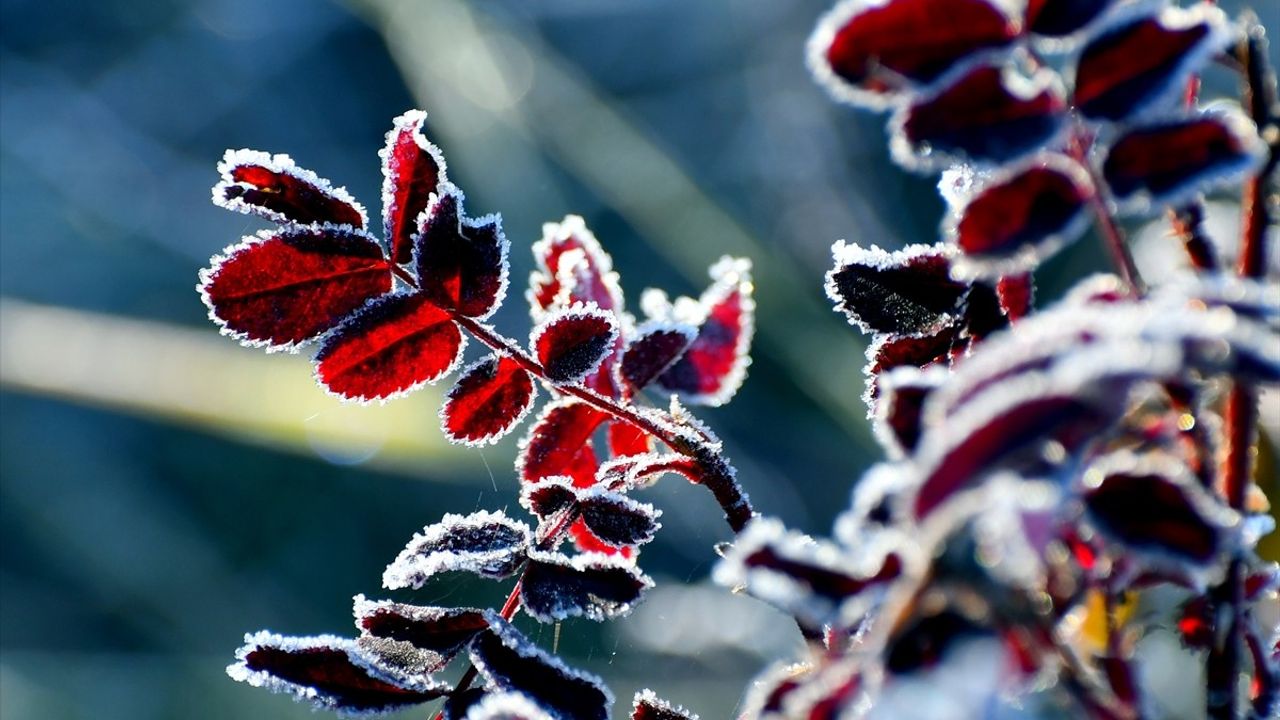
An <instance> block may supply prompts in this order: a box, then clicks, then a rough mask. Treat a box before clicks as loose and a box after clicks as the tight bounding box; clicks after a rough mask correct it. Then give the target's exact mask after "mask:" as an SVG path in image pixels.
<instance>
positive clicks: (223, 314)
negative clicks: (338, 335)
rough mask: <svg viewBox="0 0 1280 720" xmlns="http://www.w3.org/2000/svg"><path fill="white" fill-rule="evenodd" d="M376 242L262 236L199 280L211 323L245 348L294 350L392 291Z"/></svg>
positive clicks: (293, 233) (291, 232)
mask: <svg viewBox="0 0 1280 720" xmlns="http://www.w3.org/2000/svg"><path fill="white" fill-rule="evenodd" d="M390 270H391V268H390V265H389V264H388V263H387V261H386V259H385V258H383V257H382V249H381V248H379V247H378V243H377V242H376V241H375V240H374V239H373V238H371V237H369V236H368V235H366V234H365V233H364V232H361V231H358V230H353V229H351V228H342V227H334V226H327V227H319V228H318V227H291V228H286V229H283V230H278V231H275V232H270V233H269V232H265V231H264V232H262V233H260V234H259V235H258V236H256V237H248V238H245V239H244V240H243V241H241V242H240V243H239V244H238V245H233V246H231V247H228V248H227V249H226V250H224V251H223V254H222V255H219V256H216V257H214V258H213V265H212V266H211V267H209V268H208V269H206V270H203V271H201V273H200V287H199V289H200V294H201V296H202V298H203V299H204V303H205V305H207V306H208V307H209V316H210V317H211V318H213V320H214V322H216V323H218V325H220V326H221V327H222V329H223V332H225V333H226V334H228V335H231V336H232V337H235V338H236V339H238V340H240V341H241V342H242V343H244V344H246V345H255V346H266V347H267V348H269V349H275V350H279V349H292V348H293V346H295V345H300V344H302V343H304V342H306V341H308V340H310V339H312V338H314V337H315V336H317V335H320V334H321V333H323V332H325V331H327V330H329V329H330V328H332V327H333V326H335V325H337V324H338V323H339V322H340V321H341V320H342V319H343V318H344V317H346V316H347V315H348V314H349V313H351V311H353V310H355V309H357V308H359V307H360V306H361V305H363V304H364V303H365V301H367V300H368V299H369V298H372V297H375V296H377V295H381V294H383V293H385V292H387V291H389V290H390V289H391V272H390Z"/></svg>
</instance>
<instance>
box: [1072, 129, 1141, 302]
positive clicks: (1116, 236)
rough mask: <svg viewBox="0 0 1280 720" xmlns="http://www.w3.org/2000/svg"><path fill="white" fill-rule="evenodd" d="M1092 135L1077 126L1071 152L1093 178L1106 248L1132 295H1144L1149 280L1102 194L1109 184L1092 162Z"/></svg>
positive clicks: (1095, 207) (1096, 211)
mask: <svg viewBox="0 0 1280 720" xmlns="http://www.w3.org/2000/svg"><path fill="white" fill-rule="evenodd" d="M1092 143H1093V139H1092V137H1090V136H1089V135H1088V133H1087V132H1086V131H1085V130H1084V129H1083V127H1078V128H1077V130H1076V132H1075V136H1074V137H1073V138H1072V139H1071V142H1070V143H1069V147H1070V151H1071V155H1072V156H1073V157H1074V158H1075V159H1076V160H1077V161H1078V162H1079V163H1080V164H1081V165H1082V166H1084V168H1085V170H1086V171H1088V173H1089V180H1090V181H1092V182H1093V186H1094V188H1096V191H1095V192H1094V194H1093V197H1092V198H1091V199H1090V200H1089V206H1090V207H1091V208H1093V214H1094V217H1095V218H1097V221H1098V230H1099V232H1101V233H1102V241H1103V244H1104V245H1105V246H1106V248H1107V252H1108V253H1110V255H1111V261H1112V263H1113V264H1114V265H1115V267H1116V271H1117V272H1119V273H1120V279H1121V280H1123V281H1124V284H1125V285H1127V286H1128V288H1129V292H1130V293H1131V294H1133V295H1139V296H1140V295H1143V294H1145V293H1146V291H1147V288H1146V283H1144V282H1143V281H1142V276H1141V275H1140V274H1139V273H1138V266H1137V265H1135V264H1134V262H1133V255H1132V254H1130V252H1129V246H1128V245H1127V244H1126V243H1125V238H1124V232H1123V231H1121V230H1120V226H1119V225H1118V224H1117V223H1116V219H1115V217H1114V216H1112V214H1111V210H1110V209H1109V208H1108V207H1107V202H1106V200H1105V198H1104V196H1103V188H1105V187H1106V184H1105V183H1104V182H1103V181H1102V177H1101V175H1100V174H1099V173H1098V169H1097V168H1095V167H1094V166H1093V162H1092V161H1091V160H1090V159H1089V146H1090V145H1092Z"/></svg>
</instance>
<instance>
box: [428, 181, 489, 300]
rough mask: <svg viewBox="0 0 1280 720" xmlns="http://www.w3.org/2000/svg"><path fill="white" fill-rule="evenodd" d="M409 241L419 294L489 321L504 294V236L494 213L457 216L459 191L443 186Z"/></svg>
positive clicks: (459, 214)
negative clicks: (412, 246)
mask: <svg viewBox="0 0 1280 720" xmlns="http://www.w3.org/2000/svg"><path fill="white" fill-rule="evenodd" d="M414 242H415V244H416V247H417V251H418V256H417V264H418V281H419V282H420V283H422V292H424V293H426V295H427V297H429V298H431V301H432V302H434V303H435V304H437V305H439V306H440V307H444V308H448V309H450V310H456V311H458V312H459V313H461V314H463V315H467V316H469V317H475V318H484V317H488V316H489V315H490V314H491V313H493V311H494V310H496V309H497V308H498V305H499V304H501V303H502V297H503V295H504V294H505V293H506V291H507V238H506V237H505V236H504V235H503V234H502V227H501V221H500V219H499V218H498V216H496V215H489V216H485V217H482V218H480V219H478V220H472V219H469V218H466V217H465V216H463V214H462V191H461V190H459V189H458V188H456V187H454V186H453V185H450V184H448V183H442V184H441V185H440V195H439V196H437V197H436V199H435V200H434V201H433V202H432V203H431V205H430V207H428V208H427V210H426V213H425V214H424V215H423V216H422V218H421V225H420V227H419V233H418V235H417V236H416V237H415V239H414Z"/></svg>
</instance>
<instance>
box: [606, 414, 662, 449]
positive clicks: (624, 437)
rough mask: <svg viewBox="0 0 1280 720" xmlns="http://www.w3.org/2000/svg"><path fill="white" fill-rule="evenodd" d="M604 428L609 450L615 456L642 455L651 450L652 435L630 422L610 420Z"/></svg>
mask: <svg viewBox="0 0 1280 720" xmlns="http://www.w3.org/2000/svg"><path fill="white" fill-rule="evenodd" d="M606 430H607V434H608V440H609V452H610V453H612V454H613V455H614V456H615V457H620V456H623V455H643V454H645V453H647V452H651V451H652V450H653V437H652V436H651V435H649V433H647V432H645V431H644V430H641V429H640V428H638V427H636V426H634V425H632V424H630V423H625V422H619V421H614V422H610V423H609V425H608V426H607V428H606Z"/></svg>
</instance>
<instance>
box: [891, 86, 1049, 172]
mask: <svg viewBox="0 0 1280 720" xmlns="http://www.w3.org/2000/svg"><path fill="white" fill-rule="evenodd" d="M1066 109H1067V104H1066V100H1065V99H1064V97H1063V91H1062V88H1061V85H1060V83H1059V82H1058V79H1057V76H1056V75H1055V74H1054V73H1053V72H1051V71H1048V70H1040V71H1037V72H1036V73H1034V74H1033V75H1031V76H1030V77H1027V76H1025V75H1022V74H1021V73H1019V72H1018V71H1017V70H1015V69H1014V68H1013V67H1012V66H1009V65H1003V64H992V63H984V64H981V65H977V66H975V67H974V68H973V69H971V70H968V71H967V72H965V73H964V74H963V75H962V76H960V77H959V78H956V79H955V80H954V81H953V82H952V83H951V84H949V85H947V86H946V87H944V88H942V89H940V90H938V91H937V92H936V93H934V94H933V95H930V96H927V97H922V98H920V99H918V100H916V101H914V102H912V103H911V104H910V105H906V106H904V107H902V108H901V109H899V110H898V111H897V112H895V113H894V116H893V118H892V119H891V120H890V122H889V129H890V131H891V132H892V134H893V140H892V142H891V145H890V149H891V150H892V151H893V158H894V160H896V161H897V162H898V163H899V164H901V165H902V166H903V167H906V168H910V169H915V170H930V171H931V170H941V169H943V168H945V167H947V166H949V165H951V164H953V163H955V162H964V161H971V162H977V163H983V164H995V165H999V164H1003V163H1007V162H1011V161H1013V160H1016V159H1018V158H1019V157H1022V156H1023V155H1026V154H1027V153H1029V152H1032V151H1034V150H1036V149H1038V148H1041V147H1044V146H1045V145H1047V144H1049V143H1051V142H1052V141H1053V139H1054V138H1055V137H1056V136H1057V135H1058V134H1059V132H1060V131H1061V130H1062V129H1063V127H1064V126H1065V122H1066V118H1067V114H1066Z"/></svg>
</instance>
